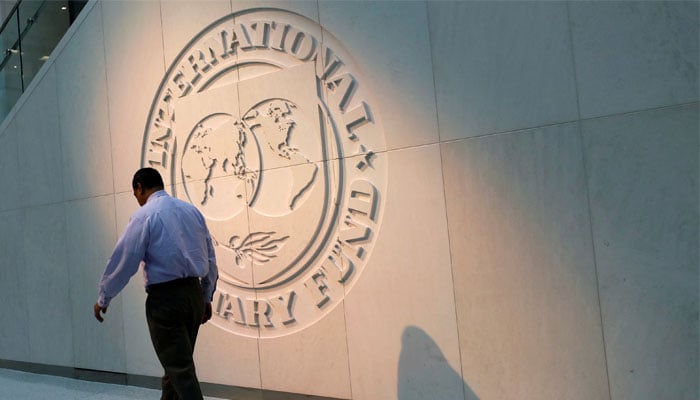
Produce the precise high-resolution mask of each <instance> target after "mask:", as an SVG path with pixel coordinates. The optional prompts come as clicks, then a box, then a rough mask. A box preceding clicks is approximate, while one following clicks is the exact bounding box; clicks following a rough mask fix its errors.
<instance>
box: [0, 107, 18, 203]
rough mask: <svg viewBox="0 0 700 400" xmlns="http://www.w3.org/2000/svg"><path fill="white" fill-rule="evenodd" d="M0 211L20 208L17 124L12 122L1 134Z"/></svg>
mask: <svg viewBox="0 0 700 400" xmlns="http://www.w3.org/2000/svg"><path fill="white" fill-rule="evenodd" d="M0 187H4V188H5V190H3V192H2V195H0V211H5V210H13V209H15V208H19V206H20V190H19V187H20V180H19V161H18V160H17V124H16V123H15V122H14V120H13V121H12V122H10V123H9V124H8V125H7V128H6V129H5V131H4V132H2V133H0Z"/></svg>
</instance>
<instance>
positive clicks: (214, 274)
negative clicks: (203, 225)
mask: <svg viewBox="0 0 700 400" xmlns="http://www.w3.org/2000/svg"><path fill="white" fill-rule="evenodd" d="M207 252H208V253H209V254H208V258H209V271H208V272H207V274H206V275H205V276H204V277H203V278H202V289H204V301H206V302H208V303H211V301H212V299H213V298H214V291H216V281H217V280H218V279H219V270H218V267H217V266H216V253H214V245H213V244H212V240H211V235H210V234H209V232H207Z"/></svg>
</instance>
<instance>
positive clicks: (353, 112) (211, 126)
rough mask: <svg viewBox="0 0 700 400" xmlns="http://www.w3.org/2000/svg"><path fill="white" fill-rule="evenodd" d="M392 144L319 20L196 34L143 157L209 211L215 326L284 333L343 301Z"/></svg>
mask: <svg viewBox="0 0 700 400" xmlns="http://www.w3.org/2000/svg"><path fill="white" fill-rule="evenodd" d="M384 148H385V142H384V132H383V129H382V127H381V125H380V123H379V121H378V118H377V113H376V110H375V108H374V107H373V101H372V98H371V94H370V93H369V90H368V88H367V87H366V84H365V83H364V82H363V79H362V74H361V72H360V70H359V69H358V67H357V66H356V65H355V64H354V62H353V61H352V58H351V57H350V56H349V54H348V53H347V51H346V50H345V49H344V48H343V47H342V46H341V44H340V43H339V42H338V41H337V40H336V39H334V38H333V36H332V35H331V34H330V33H328V32H327V31H325V30H323V29H322V27H320V26H319V25H318V24H316V23H315V22H313V21H311V20H309V19H307V18H305V17H303V16H300V15H297V14H294V13H291V12H287V11H282V10H269V9H266V10H258V11H256V10H249V11H244V12H240V13H235V14H231V15H228V16H226V17H224V18H221V19H219V20H218V21H216V22H214V23H212V24H211V25H209V26H208V27H207V28H205V29H204V30H203V31H202V32H201V33H199V34H198V35H197V36H196V37H195V38H194V39H192V40H191V41H190V43H189V44H188V45H187V46H186V47H185V48H184V49H183V50H182V51H181V52H180V54H179V55H178V57H177V58H176V59H175V61H174V62H173V63H172V64H171V66H170V68H169V69H168V71H167V73H166V74H165V77H164V78H163V80H162V82H161V85H160V87H159V89H158V92H157V93H156V96H155V98H154V101H153V105H152V107H151V112H150V115H149V117H148V121H147V125H146V130H145V135H144V142H143V151H142V159H141V164H142V165H143V166H150V167H153V168H156V169H158V170H159V171H160V172H161V174H162V175H163V178H164V179H165V180H166V186H167V188H168V189H169V190H170V192H171V193H172V194H173V195H174V196H176V197H178V198H180V199H183V200H185V201H188V202H190V203H192V204H194V205H195V206H196V207H197V208H198V209H199V210H200V211H201V212H202V214H203V215H204V216H205V218H206V220H207V224H208V226H209V230H210V231H211V234H212V238H213V240H214V244H215V249H216V257H217V264H218V267H219V276H220V278H219V283H218V286H217V290H216V292H215V294H214V300H213V303H212V306H213V308H214V317H213V318H212V322H213V323H214V324H215V325H216V326H218V327H220V328H222V329H225V330H227V331H229V332H232V333H235V334H239V335H243V336H248V337H261V338H270V337H277V336H282V335H286V334H289V333H293V332H296V331H299V330H301V329H303V328H305V327H307V326H310V325H311V324H313V323H315V322H317V321H318V320H319V319H321V318H322V317H323V316H324V315H326V314H328V313H330V312H331V311H332V310H333V309H334V308H335V306H337V305H338V304H340V303H341V302H342V301H343V299H344V297H345V295H346V294H347V293H348V292H349V290H350V289H351V288H352V286H353V285H354V283H355V282H356V281H357V279H358V278H359V276H360V274H361V273H362V270H363V269H364V267H365V264H366V263H367V261H368V259H369V257H370V254H371V252H372V248H373V246H374V242H375V241H376V238H377V233H378V229H379V226H380V223H381V215H382V210H383V206H382V202H383V196H382V194H383V193H384V192H385V187H386V174H387V165H386V160H385V158H384V157H383V156H382V155H381V153H379V154H378V153H377V152H379V151H383V150H384Z"/></svg>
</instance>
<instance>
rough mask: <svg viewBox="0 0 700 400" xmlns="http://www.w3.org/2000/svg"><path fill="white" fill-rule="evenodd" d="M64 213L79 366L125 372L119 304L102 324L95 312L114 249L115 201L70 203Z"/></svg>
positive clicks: (97, 199)
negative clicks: (98, 290)
mask: <svg viewBox="0 0 700 400" xmlns="http://www.w3.org/2000/svg"><path fill="white" fill-rule="evenodd" d="M65 212H66V237H67V238H68V239H67V240H66V245H67V249H66V253H67V254H66V256H67V262H68V270H69V273H70V294H71V296H70V297H71V301H72V305H73V329H74V333H73V349H74V352H75V366H76V367H78V368H86V369H94V370H99V371H115V372H126V356H125V351H124V327H123V319H122V310H121V308H122V304H121V301H119V299H117V300H115V301H113V302H112V303H111V304H110V306H109V308H108V310H107V314H106V316H105V322H103V323H102V324H100V323H99V322H98V321H97V320H95V317H94V315H93V311H92V309H91V305H93V304H95V302H96V301H97V284H98V282H99V281H100V278H101V277H102V272H103V271H104V267H105V264H106V263H107V260H108V259H109V257H110V255H111V254H112V249H113V247H114V244H115V243H116V234H115V211H114V196H111V195H110V196H102V197H95V198H90V199H84V200H76V201H71V202H68V203H66V205H65Z"/></svg>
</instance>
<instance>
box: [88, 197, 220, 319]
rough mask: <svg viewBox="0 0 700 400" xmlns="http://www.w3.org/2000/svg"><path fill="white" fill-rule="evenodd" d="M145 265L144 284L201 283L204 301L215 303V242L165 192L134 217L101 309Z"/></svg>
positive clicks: (109, 272)
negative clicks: (196, 279)
mask: <svg viewBox="0 0 700 400" xmlns="http://www.w3.org/2000/svg"><path fill="white" fill-rule="evenodd" d="M141 261H143V262H144V263H145V266H144V278H145V281H146V282H145V284H146V286H148V285H153V284H156V283H163V282H168V281H171V280H174V279H180V278H189V277H199V278H201V282H202V288H203V289H204V300H205V301H206V302H211V300H212V297H213V296H214V290H216V281H217V279H218V277H219V274H218V269H217V267H216V256H215V254H214V247H213V245H212V240H211V236H210V235H209V230H208V229H207V226H206V222H205V221H204V217H203V216H202V214H201V213H200V212H199V210H197V208H195V207H194V206H193V205H191V204H189V203H186V202H184V201H182V200H179V199H176V198H173V197H171V196H169V195H168V194H167V193H166V192H165V191H164V190H160V191H157V192H155V193H153V194H151V196H150V197H149V198H148V200H147V201H146V204H144V205H143V206H142V207H141V208H139V209H138V211H136V212H135V213H134V215H132V216H131V220H129V224H128V225H127V227H126V230H125V231H124V233H123V234H122V236H121V238H119V241H118V242H117V245H116V247H115V248H114V252H113V253H112V257H110V259H109V262H108V263H107V267H106V268H105V272H104V274H103V275H102V279H101V280H100V284H99V286H98V288H99V297H98V300H97V303H98V304H99V305H100V306H102V307H107V306H108V305H109V302H110V301H111V300H112V299H113V298H114V297H115V296H116V295H117V294H118V293H119V292H120V291H121V290H122V289H123V288H124V286H126V284H127V283H128V282H129V279H130V278H131V277H132V276H133V275H134V274H135V273H136V271H138V269H139V265H140V264H141Z"/></svg>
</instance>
